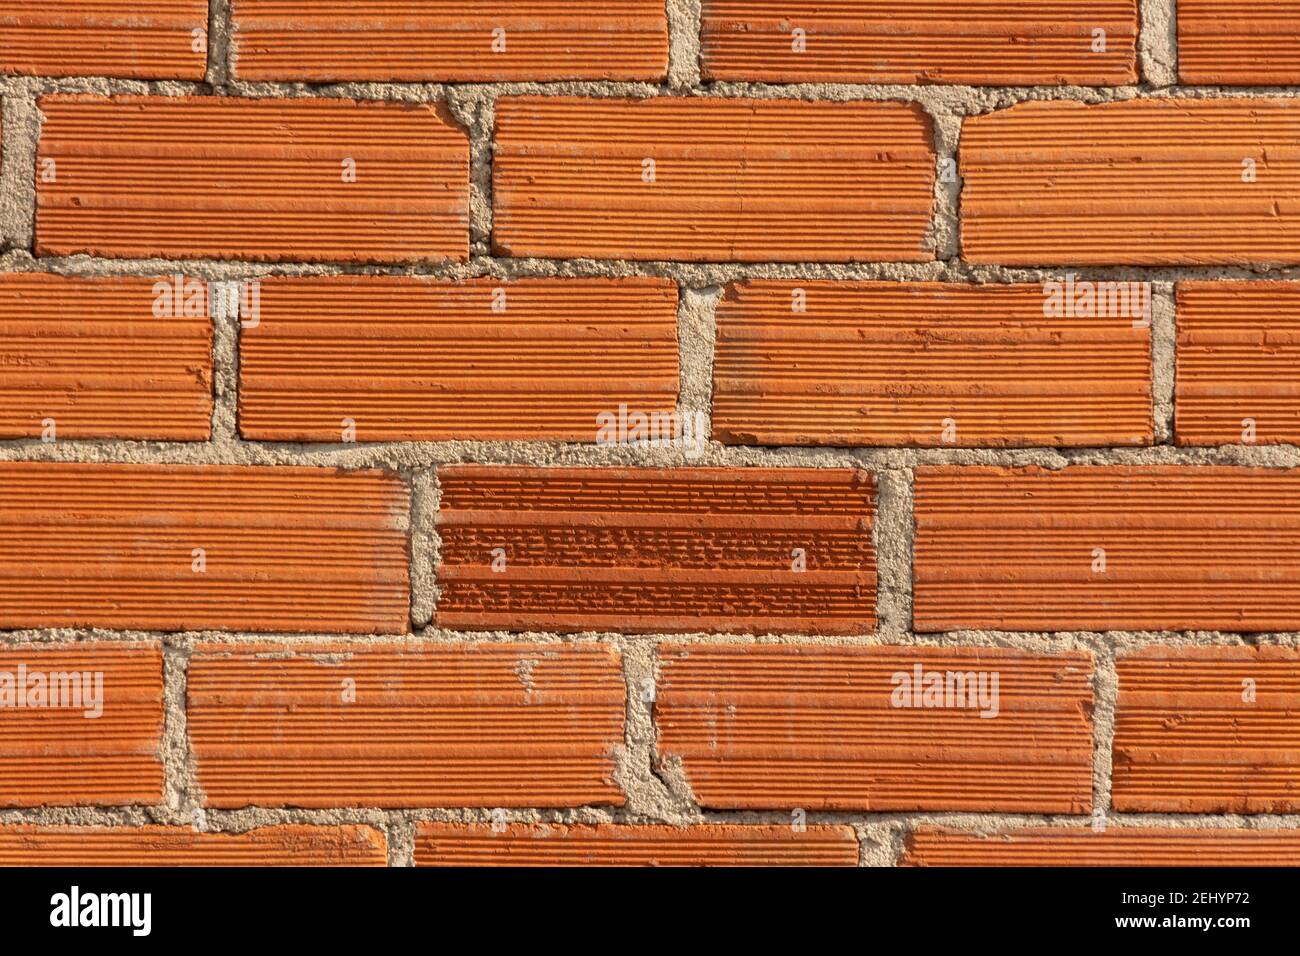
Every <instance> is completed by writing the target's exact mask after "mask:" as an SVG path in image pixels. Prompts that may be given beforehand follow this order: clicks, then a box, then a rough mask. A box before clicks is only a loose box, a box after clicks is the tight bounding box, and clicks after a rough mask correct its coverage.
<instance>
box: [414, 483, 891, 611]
mask: <svg viewBox="0 0 1300 956" xmlns="http://www.w3.org/2000/svg"><path fill="white" fill-rule="evenodd" d="M438 474H439V479H440V482H441V485H442V502H441V508H440V510H439V513H438V519H437V520H438V531H439V534H440V536H441V539H442V563H441V565H440V567H439V568H438V584H439V586H440V588H441V595H440V598H439V601H438V611H437V620H438V623H439V624H440V625H441V626H443V627H449V628H461V629H468V630H497V629H505V630H518V631H528V630H556V631H587V630H593V631H622V632H630V633H635V632H646V631H648V632H673V631H699V630H712V631H750V632H762V631H786V632H791V631H802V632H809V633H853V632H861V631H869V630H871V629H872V628H873V627H874V626H875V613H874V612H875V598H876V568H875V554H874V552H873V550H872V546H871V522H872V514H873V493H874V480H873V478H872V477H871V476H870V475H867V474H866V473H863V472H857V471H851V470H841V469H820V470H819V469H782V470H776V469H758V468H689V469H651V468H516V467H492V466H482V467H480V466H472V465H468V466H452V467H447V468H443V469H440V470H439V473H438Z"/></svg>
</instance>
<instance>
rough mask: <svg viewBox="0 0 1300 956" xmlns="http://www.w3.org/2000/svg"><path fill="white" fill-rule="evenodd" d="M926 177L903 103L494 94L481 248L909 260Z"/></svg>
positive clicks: (926, 136)
mask: <svg viewBox="0 0 1300 956" xmlns="http://www.w3.org/2000/svg"><path fill="white" fill-rule="evenodd" d="M934 172H935V163H934V153H933V150H932V149H931V145H930V129H929V121H928V119H927V118H926V114H925V112H924V111H923V110H922V109H921V108H920V107H919V106H917V105H916V104H906V103H873V102H854V103H813V102H802V101H799V100H740V99H737V100H730V99H713V98H707V97H657V98H651V99H644V100H620V99H579V98H574V97H507V98H505V99H502V100H501V101H499V102H498V104H497V109H496V140H495V153H494V165H493V177H494V192H493V203H494V207H495V222H494V233H493V241H494V243H495V246H496V249H497V251H498V252H500V253H502V254H505V255H512V256H536V257H543V258H574V257H592V258H605V259H649V260H654V259H682V260H689V261H723V262H736V261H766V260H772V261H780V262H799V261H804V260H813V261H833V262H848V261H855V262H856V261H867V260H873V259H876V260H897V261H909V262H920V261H925V260H929V259H933V257H934V256H933V253H932V251H931V250H930V249H928V248H927V247H926V242H925V234H926V231H927V229H928V227H929V221H930V208H931V205H932V200H933V182H934ZM651 179H653V181H650V180H651Z"/></svg>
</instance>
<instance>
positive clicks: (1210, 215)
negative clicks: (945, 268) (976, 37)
mask: <svg viewBox="0 0 1300 956" xmlns="http://www.w3.org/2000/svg"><path fill="white" fill-rule="evenodd" d="M1297 139H1300V105H1297V104H1296V103H1295V101H1294V100H1270V99H1249V100H1222V99H1206V100H1194V99H1140V100H1127V101H1123V102H1116V103H1103V104H1098V105H1084V104H1082V103H1077V102H1030V103H1022V104H1020V105H1018V106H1014V107H1012V108H1011V109H1006V110H1001V111H999V112H996V113H992V114H990V115H987V116H977V117H974V118H972V119H968V120H966V121H965V123H964V124H963V125H962V135H961V172H962V177H963V179H964V186H963V189H962V195H961V208H962V247H963V256H964V258H965V259H967V260H968V261H970V262H977V263H1003V264H1006V265H1029V266H1038V265H1058V264H1076V265H1206V264H1228V265H1251V264H1275V263H1295V262H1300V252H1298V251H1297V250H1300V217H1297V216H1296V215H1295V210H1296V209H1297V207H1298V205H1300V171H1298V170H1297V168H1296V166H1295V164H1294V163H1293V162H1292V161H1291V160H1292V158H1293V157H1294V156H1295V155H1296V147H1295V143H1296V141H1297ZM1246 160H1253V161H1254V163H1255V166H1254V167H1253V175H1254V177H1255V181H1254V182H1246V181H1244V179H1243V177H1245V176H1247V175H1248V171H1247V168H1246V165H1245V161H1246Z"/></svg>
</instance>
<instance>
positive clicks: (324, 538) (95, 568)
mask: <svg viewBox="0 0 1300 956" xmlns="http://www.w3.org/2000/svg"><path fill="white" fill-rule="evenodd" d="M407 509H408V494H407V491H406V488H405V486H404V485H403V484H402V482H401V481H400V480H399V479H398V478H396V477H395V476H392V475H388V474H385V473H382V472H378V471H353V472H344V471H335V470H331V469H326V468H288V467H284V468H282V467H277V468H240V467H223V466H203V467H188V466H151V465H118V464H71V463H69V464H64V463H54V462H4V463H0V627H3V628H26V627H103V628H139V629H153V630H160V631H177V630H202V629H208V628H212V629H223V630H247V631H340V632H357V633H372V632H384V633H397V632H401V631H404V630H406V627H407V620H408V602H409V591H408V586H407V570H406V526H407V524H408V518H407Z"/></svg>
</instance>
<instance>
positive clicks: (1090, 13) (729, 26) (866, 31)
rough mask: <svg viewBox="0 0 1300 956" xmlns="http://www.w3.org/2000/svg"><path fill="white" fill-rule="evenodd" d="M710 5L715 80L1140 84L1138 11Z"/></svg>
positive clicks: (1036, 2)
mask: <svg viewBox="0 0 1300 956" xmlns="http://www.w3.org/2000/svg"><path fill="white" fill-rule="evenodd" d="M703 6H704V12H703V24H702V31H701V32H702V37H701V39H702V44H703V70H704V74H705V77H706V78H708V79H715V80H759V81H765V82H771V83H812V82H819V81H820V82H836V83H927V82H928V83H968V84H975V85H989V86H999V85H1002V86H1055V85H1064V84H1077V85H1084V86H1110V85H1119V84H1124V83H1134V82H1136V81H1137V32H1138V10H1137V0H984V2H980V3H975V4H972V3H964V4H957V5H954V4H952V3H951V2H949V0H891V2H884V3H882V2H878V0H840V2H838V3H833V4H829V3H819V2H815V0H704V5H703ZM795 30H802V31H803V34H802V35H799V34H796V33H795V32H794V31H795ZM1095 30H1104V31H1105V49H1104V51H1101V50H1097V49H1095V47H1097V46H1098V45H1099V42H1098V41H1099V39H1100V38H1097V37H1096V36H1095V35H1094V31H1095Z"/></svg>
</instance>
